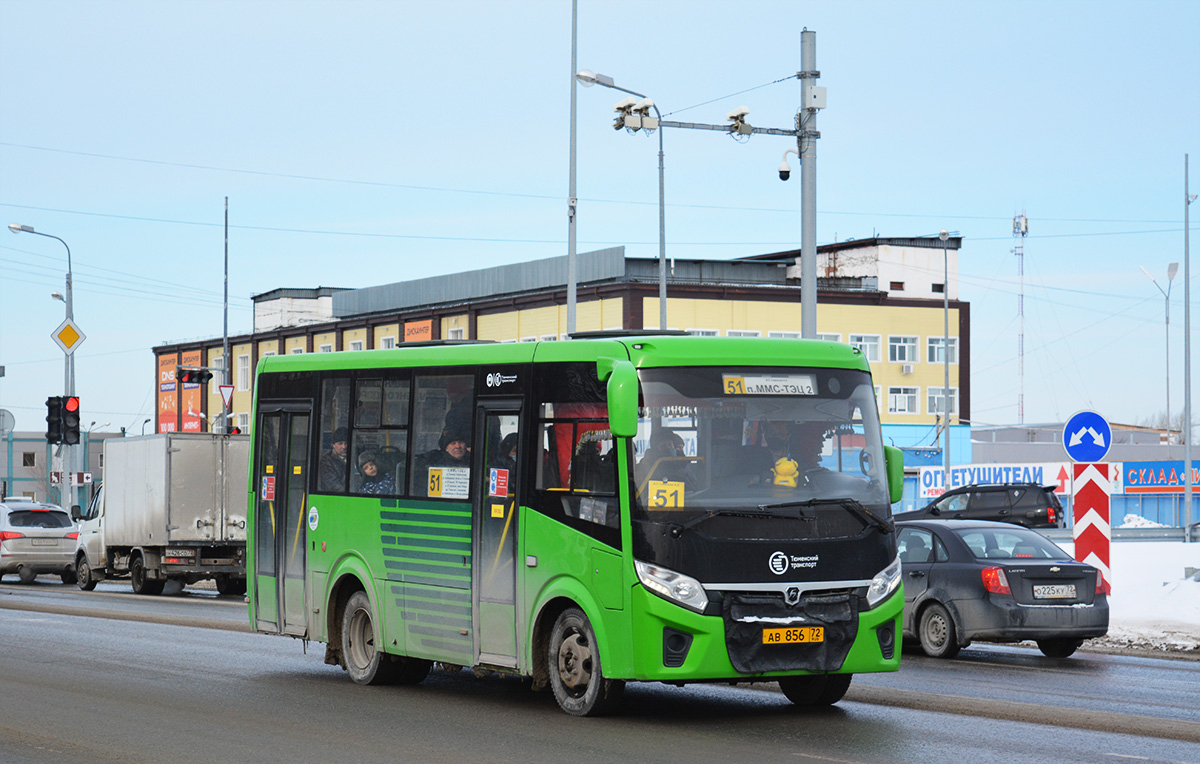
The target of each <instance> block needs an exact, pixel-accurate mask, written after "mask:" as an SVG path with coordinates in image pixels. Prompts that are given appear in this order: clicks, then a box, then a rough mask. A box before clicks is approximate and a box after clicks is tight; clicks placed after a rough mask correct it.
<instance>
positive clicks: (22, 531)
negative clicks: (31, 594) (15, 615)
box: [0, 496, 79, 584]
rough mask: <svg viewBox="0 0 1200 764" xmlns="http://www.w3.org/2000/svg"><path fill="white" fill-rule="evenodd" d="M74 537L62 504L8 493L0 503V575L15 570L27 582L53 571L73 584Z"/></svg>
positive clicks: (72, 523) (75, 537)
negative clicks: (45, 502) (46, 502)
mask: <svg viewBox="0 0 1200 764" xmlns="http://www.w3.org/2000/svg"><path fill="white" fill-rule="evenodd" d="M78 538H79V533H78V531H77V529H76V528H75V523H74V521H73V520H71V516H70V515H69V514H67V511H66V510H65V509H63V508H62V507H60V506H58V505H57V504H42V503H41V502H37V501H33V500H31V499H20V498H17V497H15V496H10V497H8V498H7V499H5V500H4V501H2V502H0V577H3V576H4V575H7V574H9V573H16V574H17V575H18V576H19V577H20V579H21V582H22V583H26V584H28V583H32V582H33V580H34V579H35V578H37V577H38V576H39V575H41V574H42V573H56V574H58V575H59V576H61V577H62V581H63V583H64V584H73V583H75V559H74V558H75V545H76V541H77V539H78Z"/></svg>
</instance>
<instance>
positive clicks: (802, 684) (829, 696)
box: [779, 674, 854, 706]
mask: <svg viewBox="0 0 1200 764" xmlns="http://www.w3.org/2000/svg"><path fill="white" fill-rule="evenodd" d="M853 678H854V675H853V674H814V675H812V676H788V677H784V678H783V679H780V680H779V689H780V690H782V691H783V694H784V695H785V696H786V697H787V699H788V700H790V701H792V702H793V703H795V704H796V705H798V706H832V705H833V704H834V703H837V702H838V701H839V700H841V699H842V698H843V697H845V695H846V690H848V689H850V680H851V679H853Z"/></svg>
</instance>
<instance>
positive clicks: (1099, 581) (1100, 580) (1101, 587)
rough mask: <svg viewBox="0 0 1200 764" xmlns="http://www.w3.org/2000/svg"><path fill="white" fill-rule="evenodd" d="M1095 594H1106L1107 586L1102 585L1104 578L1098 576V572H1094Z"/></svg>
mask: <svg viewBox="0 0 1200 764" xmlns="http://www.w3.org/2000/svg"><path fill="white" fill-rule="evenodd" d="M1096 594H1108V586H1106V585H1105V583H1104V576H1102V575H1100V571H1098V570H1097V571H1096Z"/></svg>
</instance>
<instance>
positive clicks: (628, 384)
mask: <svg viewBox="0 0 1200 764" xmlns="http://www.w3.org/2000/svg"><path fill="white" fill-rule="evenodd" d="M596 376H598V377H599V378H600V381H602V382H607V384H608V387H607V391H608V429H610V430H612V434H613V435H615V436H616V437H618V438H632V437H633V436H635V435H637V425H638V408H637V407H638V382H637V370H635V369H634V368H633V364H632V363H630V362H629V361H625V360H618V359H616V358H597V359H596Z"/></svg>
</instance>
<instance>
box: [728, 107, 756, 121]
mask: <svg viewBox="0 0 1200 764" xmlns="http://www.w3.org/2000/svg"><path fill="white" fill-rule="evenodd" d="M749 113H750V107H749V106H739V107H737V108H736V109H734V110H733V111H731V112H729V113H728V114H726V115H725V119H727V120H730V121H732V122H737V121H738V120H741V119H743V118H744V117H745V116H746V115H747V114H749Z"/></svg>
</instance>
